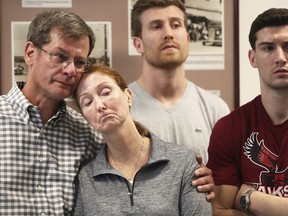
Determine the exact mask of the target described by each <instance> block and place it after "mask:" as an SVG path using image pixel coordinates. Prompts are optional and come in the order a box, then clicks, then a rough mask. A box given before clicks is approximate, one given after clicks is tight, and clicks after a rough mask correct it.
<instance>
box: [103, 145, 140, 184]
mask: <svg viewBox="0 0 288 216" xmlns="http://www.w3.org/2000/svg"><path fill="white" fill-rule="evenodd" d="M143 146H144V139H142V143H141V148H140V150H139V153H138V155H137V160H136V163H135V165H134V167H133V166H130V165H129V166H130V167H131V168H132V169H133V170H132V171H131V172H130V175H131V177H130V178H127V179H128V180H129V181H132V180H133V178H134V175H135V173H136V170H137V165H138V162H139V159H140V155H141V153H142V150H143ZM108 153H109V155H110V157H111V159H112V161H113V163H114V164H115V166H116V168H117V170H118V171H119V172H120V173H121V174H122V175H123V176H125V175H124V174H123V172H122V171H121V170H122V169H121V168H120V166H119V164H118V162H117V161H116V160H115V158H114V157H113V155H112V154H111V151H110V150H109V148H108Z"/></svg>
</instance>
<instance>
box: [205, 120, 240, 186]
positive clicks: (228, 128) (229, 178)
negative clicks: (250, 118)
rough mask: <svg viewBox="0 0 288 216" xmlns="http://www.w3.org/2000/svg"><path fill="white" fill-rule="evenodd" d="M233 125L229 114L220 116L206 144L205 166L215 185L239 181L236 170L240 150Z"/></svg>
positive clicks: (238, 172)
mask: <svg viewBox="0 0 288 216" xmlns="http://www.w3.org/2000/svg"><path fill="white" fill-rule="evenodd" d="M234 128H237V127H235V125H234V124H233V122H232V120H231V115H228V116H225V117H223V118H221V119H220V120H219V121H218V122H217V123H216V124H215V126H214V128H213V130H212V134H211V137H210V143H209V146H208V163H207V167H208V168H210V169H211V170H212V174H213V179H214V182H215V184H216V185H223V184H225V185H235V186H239V185H240V183H241V176H240V173H241V171H240V170H238V167H239V161H240V158H239V157H240V155H241V150H240V152H239V149H238V147H239V145H238V144H239V143H237V138H235V137H237V136H236V133H235V132H236V131H235V129H234ZM238 133H239V131H238Z"/></svg>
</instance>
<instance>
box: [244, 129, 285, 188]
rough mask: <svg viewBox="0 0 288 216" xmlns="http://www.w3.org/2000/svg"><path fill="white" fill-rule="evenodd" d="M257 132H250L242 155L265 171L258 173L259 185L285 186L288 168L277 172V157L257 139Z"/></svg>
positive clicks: (262, 141)
mask: <svg viewBox="0 0 288 216" xmlns="http://www.w3.org/2000/svg"><path fill="white" fill-rule="evenodd" d="M257 135H258V133H257V132H252V133H251V135H250V137H249V138H248V139H247V141H246V142H245V145H244V146H243V148H244V154H245V155H246V156H247V158H248V159H249V160H251V161H252V162H253V163H254V164H256V165H258V166H261V167H263V168H264V169H266V171H262V172H261V173H260V176H259V177H260V178H259V179H260V181H261V182H260V185H265V186H270V187H273V186H285V185H287V183H288V167H287V168H286V169H285V170H284V171H280V172H279V171H278V166H277V164H276V163H277V159H278V155H276V154H274V153H273V152H271V151H270V150H269V149H268V148H267V147H266V146H265V144H264V140H261V141H260V142H259V141H258V139H257Z"/></svg>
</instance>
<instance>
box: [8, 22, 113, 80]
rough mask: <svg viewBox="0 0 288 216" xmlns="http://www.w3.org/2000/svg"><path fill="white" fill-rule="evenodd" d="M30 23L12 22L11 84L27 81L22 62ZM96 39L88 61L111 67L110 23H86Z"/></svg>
mask: <svg viewBox="0 0 288 216" xmlns="http://www.w3.org/2000/svg"><path fill="white" fill-rule="evenodd" d="M29 24H30V22H12V23H11V29H12V33H11V36H12V39H11V42H12V84H13V83H14V82H15V81H26V80H27V73H28V70H27V65H26V64H25V62H24V56H23V55H24V46H25V43H26V36H27V32H28V27H29ZM87 24H88V25H89V26H90V27H91V28H92V30H93V32H94V34H95V37H96V38H97V40H96V43H95V47H97V49H93V51H92V53H91V55H90V56H89V60H90V61H91V63H103V64H106V65H110V66H111V65H112V54H111V52H112V51H111V49H112V44H111V41H112V39H111V22H87Z"/></svg>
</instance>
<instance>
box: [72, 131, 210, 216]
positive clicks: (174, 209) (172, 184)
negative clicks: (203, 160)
mask: <svg viewBox="0 0 288 216" xmlns="http://www.w3.org/2000/svg"><path fill="white" fill-rule="evenodd" d="M150 136H151V139H152V155H151V158H150V159H149V161H148V162H147V164H146V165H144V166H143V167H142V168H141V169H140V170H139V171H138V172H137V174H136V176H135V178H134V181H133V184H131V183H130V182H129V181H128V180H127V179H125V178H124V177H123V176H122V175H121V173H119V172H117V171H116V170H114V169H113V168H112V167H111V166H110V164H109V163H108V162H107V160H106V150H107V147H106V145H105V146H103V147H102V149H101V150H100V152H99V154H98V155H97V157H96V158H95V160H94V161H92V162H90V163H89V164H87V165H86V166H84V167H83V169H82V170H81V171H80V174H79V185H78V186H79V187H78V189H77V196H76V208H75V213H74V216H95V215H109V216H113V215H117V216H121V215H135V216H136V215H139V216H145V215H149V216H151V215H153V216H157V215H162V216H163V215H173V216H176V215H187V216H191V215H197V216H201V215H202V216H209V215H211V214H212V213H211V212H212V209H211V204H210V203H209V202H207V201H206V199H205V197H206V194H205V193H200V192H198V191H197V190H196V188H195V187H193V186H192V185H191V182H192V180H193V179H195V175H194V171H195V170H196V169H197V168H198V166H199V165H198V163H197V161H196V159H195V153H193V152H192V151H191V150H189V149H187V148H185V147H183V146H177V145H175V144H170V143H167V142H164V141H162V140H159V139H158V138H157V137H155V136H154V135H153V134H150Z"/></svg>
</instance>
